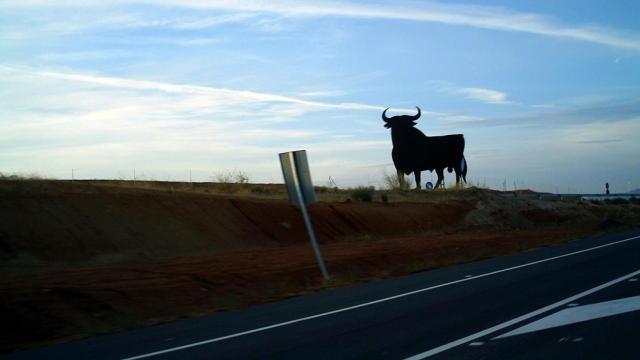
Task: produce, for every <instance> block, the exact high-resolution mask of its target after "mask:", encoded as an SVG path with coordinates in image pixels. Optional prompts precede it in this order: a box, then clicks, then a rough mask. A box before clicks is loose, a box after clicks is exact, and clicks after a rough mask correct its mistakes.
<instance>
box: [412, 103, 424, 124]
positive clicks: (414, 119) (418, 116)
mask: <svg viewBox="0 0 640 360" xmlns="http://www.w3.org/2000/svg"><path fill="white" fill-rule="evenodd" d="M416 109H418V113H417V114H416V115H415V116H413V117H412V118H411V120H413V121H416V120H418V119H419V118H420V115H422V113H421V112H420V108H419V107H417V106H416Z"/></svg>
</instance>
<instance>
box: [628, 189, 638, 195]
mask: <svg viewBox="0 0 640 360" xmlns="http://www.w3.org/2000/svg"><path fill="white" fill-rule="evenodd" d="M629 194H640V189H635V190H631V191H629Z"/></svg>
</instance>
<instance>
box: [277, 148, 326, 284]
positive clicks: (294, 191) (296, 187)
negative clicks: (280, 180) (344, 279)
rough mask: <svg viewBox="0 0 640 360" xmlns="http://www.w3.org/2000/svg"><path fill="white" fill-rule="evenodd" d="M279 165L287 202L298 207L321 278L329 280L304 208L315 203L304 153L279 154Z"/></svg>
mask: <svg viewBox="0 0 640 360" xmlns="http://www.w3.org/2000/svg"><path fill="white" fill-rule="evenodd" d="M280 165H281V166H282V174H283V176H284V180H285V185H286V186H287V192H288V194H289V201H290V202H291V203H293V204H294V205H297V206H299V207H300V210H301V211H302V217H303V219H304V224H305V226H306V227H307V232H308V233H309V239H310V240H311V246H312V247H313V252H314V253H315V255H316V260H317V261H318V266H319V267H320V271H321V272H322V277H324V279H325V280H329V273H328V272H327V267H326V266H325V264H324V259H323V258H322V253H320V246H318V241H317V240H316V234H315V231H314V230H313V224H312V223H311V217H310V216H309V213H308V212H307V207H306V204H311V203H313V202H315V201H316V199H315V193H314V192H313V185H312V184H311V176H310V174H309V166H308V164H307V156H306V152H305V151H304V150H300V151H295V152H288V153H281V154H280Z"/></svg>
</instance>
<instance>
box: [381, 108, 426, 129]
mask: <svg viewBox="0 0 640 360" xmlns="http://www.w3.org/2000/svg"><path fill="white" fill-rule="evenodd" d="M416 109H418V113H417V114H416V115H398V116H392V117H387V110H389V108H386V109H384V111H383V112H382V120H384V122H385V124H384V127H386V128H387V129H389V128H391V127H392V126H396V125H399V126H403V125H404V126H414V125H415V124H416V121H417V120H418V119H419V118H420V115H421V114H422V113H421V112H420V108H419V107H417V106H416Z"/></svg>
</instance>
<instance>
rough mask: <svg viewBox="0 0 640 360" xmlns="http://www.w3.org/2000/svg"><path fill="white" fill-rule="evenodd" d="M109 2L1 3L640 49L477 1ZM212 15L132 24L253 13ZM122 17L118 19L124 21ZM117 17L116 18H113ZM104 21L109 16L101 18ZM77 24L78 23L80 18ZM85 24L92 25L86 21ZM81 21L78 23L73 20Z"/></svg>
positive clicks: (589, 29)
mask: <svg viewBox="0 0 640 360" xmlns="http://www.w3.org/2000/svg"><path fill="white" fill-rule="evenodd" d="M109 4H110V5H109V6H108V5H105V3H104V2H103V1H97V0H86V1H83V2H81V3H80V5H78V3H77V2H75V1H57V2H55V3H54V4H53V5H52V4H51V3H50V2H48V1H42V0H32V1H20V2H16V1H5V2H2V3H0V5H2V6H3V7H5V8H9V9H12V8H25V7H27V8H28V7H46V6H61V7H64V6H75V7H77V6H98V7H102V8H109V7H118V6H122V5H129V4H144V5H149V6H171V7H183V8H195V9H216V10H225V11H233V12H241V13H249V14H251V13H267V14H276V15H280V16H284V18H287V17H288V18H291V17H298V18H299V17H314V16H316V17H317V16H340V17H354V18H378V19H389V20H405V21H423V22H435V23H442V24H448V25H458V26H471V27H476V28H484V29H492V30H501V31H516V32H526V33H532V34H538V35H544V36H553V37H559V38H565V39H572V40H580V41H587V42H592V43H597V44H601V45H606V46H611V47H617V48H627V49H634V50H640V41H639V40H638V38H637V36H634V35H633V34H631V35H626V34H622V33H621V32H619V31H615V30H612V29H608V28H605V27H595V26H585V25H583V26H579V25H565V24H561V23H560V22H559V21H558V20H556V19H554V18H551V17H548V16H543V15H540V14H535V13H525V12H517V11H513V10H509V9H505V8H501V7H490V6H477V5H460V4H456V5H450V4H440V3H434V2H427V3H415V2H400V3H398V2H396V3H393V4H392V5H386V4H371V3H368V4H364V3H352V2H346V1H327V2H321V3H320V2H314V3H311V4H310V3H306V2H300V1H289V0H282V1H277V0H273V1H268V2H265V1H260V0H253V1H252V0H239V1H238V0H236V1H234V0H219V1H215V0H212V1H202V0H160V1H158V0H131V1H127V0H123V1H113V2H109ZM234 16H236V15H231V18H225V17H222V18H212V19H210V20H208V21H207V20H206V19H204V20H190V19H185V20H181V19H171V20H160V21H151V22H149V21H139V20H135V19H134V20H132V22H131V25H132V26H149V25H152V26H162V25H166V26H170V27H180V26H183V27H189V26H196V27H201V26H204V27H206V26H213V25H217V24H219V23H226V22H236V21H242V20H245V18H244V17H245V16H246V19H251V15H241V17H240V18H234ZM123 20H126V18H124V19H119V20H118V21H117V23H122V21H123ZM112 22H113V21H112ZM98 23H99V24H106V23H107V20H101V21H98ZM76 24H77V23H76ZM87 25H91V24H90V23H87ZM58 26H60V27H62V28H63V29H64V30H67V31H68V30H70V29H69V26H70V25H62V23H59V24H58ZM73 26H76V27H77V26H80V25H73Z"/></svg>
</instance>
